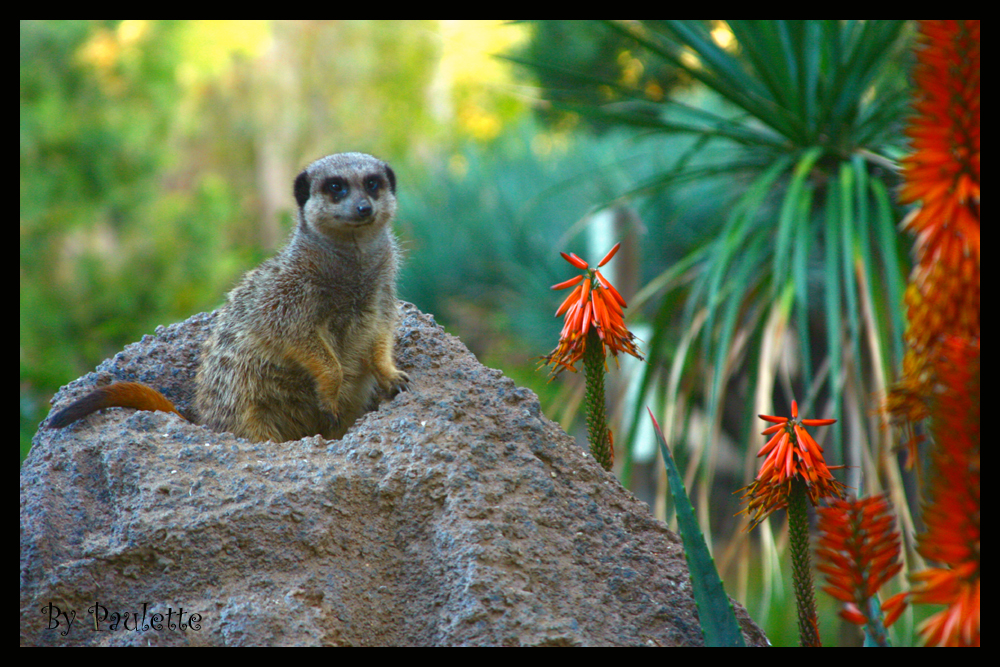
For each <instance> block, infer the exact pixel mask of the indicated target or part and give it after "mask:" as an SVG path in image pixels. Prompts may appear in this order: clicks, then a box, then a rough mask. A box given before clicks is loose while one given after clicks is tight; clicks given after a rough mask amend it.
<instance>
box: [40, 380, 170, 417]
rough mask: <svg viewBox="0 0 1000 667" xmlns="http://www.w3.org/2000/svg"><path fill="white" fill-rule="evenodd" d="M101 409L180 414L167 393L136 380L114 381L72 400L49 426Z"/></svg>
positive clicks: (56, 414) (55, 415)
mask: <svg viewBox="0 0 1000 667" xmlns="http://www.w3.org/2000/svg"><path fill="white" fill-rule="evenodd" d="M104 408H135V409H136V410H158V411H160V412H173V413H174V414H176V415H179V416H181V417H183V416H184V415H182V414H181V413H180V412H178V411H177V408H175V407H174V404H173V403H171V402H170V401H169V400H168V399H167V397H166V396H164V395H163V394H161V393H160V392H158V391H156V390H155V389H153V388H152V387H147V386H146V385H144V384H139V383H138V382H115V383H113V384H109V385H107V386H106V387H101V388H100V389H95V390H94V391H92V392H90V393H89V394H87V395H86V396H84V397H83V398H81V399H79V400H77V401H74V402H73V403H71V404H70V405H68V406H66V407H65V408H63V409H62V410H60V411H59V412H57V413H55V414H54V415H52V417H51V418H50V419H49V423H48V426H49V428H63V427H64V426H69V425H70V424H72V423H73V422H75V421H76V420H78V419H82V418H84V417H86V416H87V415H89V414H91V413H92V412H97V411H98V410H102V409H104Z"/></svg>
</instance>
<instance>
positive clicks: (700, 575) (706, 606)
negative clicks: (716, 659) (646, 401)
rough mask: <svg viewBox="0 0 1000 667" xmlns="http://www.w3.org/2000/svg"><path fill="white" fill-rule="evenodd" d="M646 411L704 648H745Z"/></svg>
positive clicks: (675, 474)
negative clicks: (667, 487)
mask: <svg viewBox="0 0 1000 667" xmlns="http://www.w3.org/2000/svg"><path fill="white" fill-rule="evenodd" d="M646 410H647V412H649V417H650V419H652V420H653V430H654V431H656V439H657V441H658V442H659V443H660V452H661V453H662V454H663V462H664V463H665V464H666V467H667V481H669V482H670V493H671V495H672V496H673V499H674V505H675V506H676V508H677V524H678V526H679V527H680V530H681V539H682V540H683V541H684V556H685V557H686V558H687V563H688V572H689V573H690V575H691V590H692V592H693V593H694V601H695V603H696V604H697V605H698V618H699V620H700V621H701V631H702V633H703V634H704V635H705V645H706V646H745V645H746V644H745V642H744V641H743V633H742V632H740V626H739V624H737V623H736V614H735V612H733V605H732V603H731V602H730V601H729V596H727V595H726V589H725V588H723V586H722V579H720V578H719V572H718V570H716V569H715V561H714V560H713V559H712V555H711V554H710V553H709V552H708V545H707V544H705V537H704V535H702V533H701V528H700V527H699V526H698V520H697V519H696V518H695V516H694V508H693V507H692V506H691V500H690V499H689V498H688V495H687V491H685V490H684V482H683V481H681V475H680V472H679V471H678V470H677V466H676V465H675V464H674V458H673V456H671V454H670V450H669V449H668V448H667V442H666V440H665V439H664V438H663V432H662V431H661V430H660V425H659V424H658V423H657V422H656V417H654V416H653V412H652V411H651V410H649V408H646Z"/></svg>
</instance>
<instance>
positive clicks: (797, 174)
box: [531, 21, 913, 622]
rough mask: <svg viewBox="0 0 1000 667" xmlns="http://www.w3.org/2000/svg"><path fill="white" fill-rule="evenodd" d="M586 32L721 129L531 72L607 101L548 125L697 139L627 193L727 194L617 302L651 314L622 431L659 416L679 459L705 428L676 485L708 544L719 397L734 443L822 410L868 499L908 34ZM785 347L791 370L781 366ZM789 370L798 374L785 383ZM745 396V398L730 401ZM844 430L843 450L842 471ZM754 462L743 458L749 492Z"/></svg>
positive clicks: (895, 280)
mask: <svg viewBox="0 0 1000 667" xmlns="http://www.w3.org/2000/svg"><path fill="white" fill-rule="evenodd" d="M599 25H600V26H602V27H603V29H604V30H607V31H609V32H611V33H616V34H618V35H619V36H620V37H621V38H622V40H623V45H625V46H623V53H624V52H625V50H626V47H627V51H628V54H627V58H632V59H636V60H638V61H639V62H640V63H642V64H644V65H648V66H647V70H649V71H654V70H657V71H658V69H659V68H661V67H662V65H664V64H668V65H670V66H671V71H679V72H680V73H681V75H682V77H687V78H688V80H689V81H692V82H698V84H700V86H703V87H704V89H707V90H708V91H711V93H712V94H714V95H715V96H717V97H718V98H720V99H721V100H722V103H721V104H718V105H716V108H719V109H720V110H719V111H712V110H708V107H707V106H705V105H701V104H695V103H692V102H684V101H681V100H690V99H693V98H692V97H691V96H687V97H685V96H684V95H682V94H674V93H671V94H669V95H663V90H664V89H663V88H661V87H657V86H655V85H652V84H651V83H650V82H649V81H648V80H645V81H643V83H642V85H641V86H639V85H635V84H634V82H633V81H632V80H630V79H629V77H625V76H623V77H621V78H620V79H619V80H610V79H608V78H607V77H603V78H599V77H596V76H593V75H591V74H588V73H586V72H567V71H565V68H564V66H557V65H554V64H553V63H545V62H534V63H531V66H533V67H535V68H537V69H539V70H544V71H546V72H548V73H550V74H551V73H553V72H558V74H559V76H561V77H563V78H564V79H566V80H570V79H572V81H573V82H574V84H575V85H574V87H573V89H574V91H579V89H580V87H581V86H584V85H588V84H589V85H592V86H593V87H594V88H595V90H598V91H600V92H601V93H602V95H600V96H599V95H594V96H590V97H586V98H584V99H585V101H583V102H579V101H573V100H579V99H581V96H580V95H575V96H574V97H573V98H567V97H564V96H562V95H561V94H560V91H559V90H556V89H549V90H547V91H546V93H545V94H546V96H547V97H548V98H549V100H550V101H551V102H552V104H553V106H555V107H556V108H560V109H563V110H566V111H570V112H575V113H578V114H580V115H582V116H585V117H588V118H593V119H596V120H598V121H599V122H600V124H601V125H602V126H604V127H607V126H615V125H617V126H622V127H631V128H636V129H640V130H644V131H646V132H656V133H669V134H674V135H688V136H690V137H692V139H693V141H692V142H691V144H690V147H689V148H688V149H687V150H686V151H685V152H684V153H683V154H681V155H678V156H676V159H675V160H674V162H673V167H672V168H670V169H669V170H668V171H665V172H664V173H662V174H659V175H658V176H656V177H654V178H652V179H649V180H648V181H646V182H644V183H642V184H641V185H640V187H639V188H637V189H636V191H635V192H637V193H638V192H642V191H651V190H657V189H665V188H670V187H673V186H677V185H680V184H693V183H697V182H700V181H707V180H715V181H717V180H718V179H720V178H724V179H726V183H727V189H728V191H729V192H730V193H731V197H730V198H729V199H728V200H726V201H723V202H720V207H719V214H718V226H717V228H716V229H714V230H712V233H711V234H710V237H709V240H708V241H707V242H705V243H704V244H702V245H701V246H699V247H697V248H696V249H695V250H694V251H693V252H691V254H690V255H689V256H687V257H686V258H685V259H684V260H682V261H680V262H678V263H676V264H675V265H674V266H672V267H670V268H669V269H667V270H666V271H664V272H663V273H662V274H661V275H659V276H657V277H656V278H654V279H653V280H651V281H650V282H649V283H648V284H647V285H646V287H645V288H644V289H643V290H642V291H640V293H639V294H638V295H637V296H636V298H635V299H633V300H632V304H633V306H634V307H635V310H636V311H639V310H640V309H641V308H642V306H643V305H644V304H645V305H647V308H646V309H645V312H646V314H647V315H648V316H650V319H651V321H652V323H653V326H654V328H653V333H652V335H651V337H650V340H648V341H647V342H646V345H645V348H646V350H647V352H648V362H649V363H647V364H646V365H645V366H644V370H643V373H644V375H643V377H642V387H643V395H642V397H641V398H640V399H639V400H637V401H636V404H635V411H636V415H635V417H634V418H633V419H632V424H633V431H634V430H635V426H634V425H635V424H638V412H639V410H641V406H644V405H646V404H659V405H662V406H663V408H662V411H661V415H662V417H663V426H664V433H665V434H666V437H667V438H668V439H671V440H673V441H676V442H683V441H685V430H686V429H685V424H686V422H687V417H688V416H689V414H690V410H691V407H690V406H692V405H693V404H698V405H700V407H701V409H702V410H703V411H704V413H705V416H706V417H707V424H708V425H709V428H707V429H706V430H705V436H704V439H703V446H702V447H701V448H700V449H699V450H698V453H696V455H695V456H693V457H692V460H691V463H692V465H691V467H690V468H689V470H688V475H687V484H688V488H691V487H692V482H693V481H694V478H695V476H696V475H697V476H698V478H699V480H698V481H699V484H697V485H696V486H695V489H696V492H695V495H694V496H693V497H694V498H695V500H696V503H695V504H696V506H697V507H698V508H699V512H700V521H701V523H702V526H703V528H704V529H705V532H706V535H708V537H709V541H710V542H711V530H710V525H709V524H710V522H709V516H708V507H709V506H710V503H709V502H708V493H709V489H710V488H711V485H712V480H713V476H714V467H713V465H712V464H711V461H712V452H713V447H712V445H713V444H714V443H716V442H717V441H718V435H719V433H720V430H721V428H722V416H723V410H722V407H723V402H722V397H723V396H724V395H726V396H728V398H729V399H730V405H731V404H732V403H733V401H732V399H733V398H742V399H743V400H742V403H743V405H744V406H745V408H744V413H743V414H742V415H737V416H736V417H737V419H736V423H739V424H741V425H742V426H743V427H744V428H745V431H744V433H742V434H741V436H742V437H743V438H744V442H746V443H751V442H753V440H752V438H753V436H752V425H753V416H754V415H755V414H761V413H764V414H773V406H774V404H775V403H776V402H780V403H786V404H787V402H789V401H791V399H792V398H793V397H795V396H802V397H804V400H803V401H802V410H803V412H807V411H809V412H811V411H813V410H814V407H813V406H814V404H815V403H817V402H821V403H822V404H823V405H821V406H817V407H816V408H815V409H816V410H818V411H821V412H823V413H824V414H828V415H830V416H831V417H832V418H833V419H836V420H837V421H836V423H835V424H834V425H833V427H832V428H831V429H829V431H830V434H829V435H830V436H832V437H831V438H830V441H829V442H828V443H826V446H827V450H828V452H829V457H830V459H831V460H832V461H833V462H836V463H844V464H847V465H848V466H852V467H853V468H852V469H851V472H850V474H849V476H848V478H847V485H848V486H849V487H853V488H855V491H854V492H855V493H858V494H864V493H866V492H869V491H878V490H879V489H876V488H870V489H869V488H859V487H864V486H865V483H864V482H863V480H875V479H877V478H878V475H879V472H880V471H879V470H878V469H877V466H878V465H879V463H878V462H879V461H880V460H884V459H880V457H879V456H878V453H879V452H884V451H885V449H886V448H887V447H888V446H889V445H891V444H893V443H891V442H889V440H890V439H891V438H892V437H894V435H893V433H892V431H890V430H887V429H884V428H882V427H881V425H880V424H879V419H878V416H877V414H876V412H877V407H878V403H877V401H878V397H879V396H881V395H884V394H885V391H886V387H887V385H888V383H889V382H891V380H892V378H893V375H894V372H895V369H896V368H898V367H899V363H900V361H901V359H902V351H903V339H902V336H903V331H904V323H903V311H902V309H901V307H900V305H901V304H902V301H903V292H904V284H905V283H904V278H905V273H906V267H905V266H903V264H902V260H901V258H902V257H905V249H904V248H902V247H901V244H902V243H905V240H901V238H900V236H899V235H898V233H897V230H896V227H897V224H898V222H899V220H900V218H901V215H900V213H899V211H898V210H897V209H896V208H894V206H893V204H892V203H891V202H892V199H891V196H890V192H891V190H892V189H893V188H894V187H895V186H896V185H897V184H898V177H897V174H896V171H897V168H896V162H895V160H896V158H898V157H899V155H900V154H901V152H902V148H903V146H904V139H903V136H902V134H901V132H900V129H901V126H902V122H903V120H904V118H905V114H906V104H907V92H908V86H907V83H906V80H905V76H904V75H903V72H904V65H905V57H906V56H905V54H906V47H907V45H908V44H909V36H910V34H911V32H912V30H911V28H910V27H909V26H908V24H907V23H905V22H903V21H727V22H721V21H718V22H701V21H655V22H654V21H644V22H633V21H629V22H617V21H609V22H602V23H600V24H599ZM633 69H635V68H633ZM599 71H607V70H599ZM675 90H676V89H675ZM593 99H605V100H607V102H604V103H597V102H593V101H592V100H593ZM646 223H647V224H648V225H655V224H657V222H656V221H655V220H646ZM647 257H648V255H647ZM678 295H679V296H680V297H681V298H682V303H683V307H682V308H681V309H679V310H678V307H677V304H678V298H677V297H678ZM655 304H660V305H659V306H658V307H657V306H656V305H655ZM789 346H791V347H794V348H795V351H794V354H791V355H783V352H784V351H785V350H786V348H788V347H789ZM788 357H792V358H796V359H798V360H800V361H801V363H800V364H799V365H798V366H797V367H792V364H789V363H783V362H782V359H783V358H788ZM744 376H745V377H749V379H750V381H751V382H750V384H749V385H747V387H749V388H746V387H744V388H741V387H738V386H736V383H731V380H734V379H735V378H737V377H744ZM776 385H779V386H780V389H779V390H777V391H776ZM657 386H659V387H665V388H666V390H665V391H662V392H657V391H656V390H655V389H654V388H655V387H657ZM738 391H743V392H744V394H743V395H742V396H740V394H739V393H738ZM657 394H659V395H658V396H657ZM873 397H874V398H873ZM845 428H848V429H850V432H851V435H852V437H851V438H850V443H851V449H849V450H847V451H844V449H843V447H842V443H843V442H845V438H844V437H843V433H844V431H843V429H845ZM632 437H633V434H632V433H630V434H629V437H628V440H627V442H626V443H625V446H624V448H625V450H626V456H627V455H628V454H627V452H628V451H629V449H630V443H631V441H632ZM754 451H755V448H750V447H748V448H747V449H746V458H745V461H746V468H745V480H744V481H745V482H747V483H749V482H750V481H751V480H752V478H753V476H754V473H755V470H754V466H753V463H754V456H753V452H754ZM890 477H892V476H890ZM896 479H898V477H896ZM898 490H899V489H898V488H897V491H898ZM898 497H901V496H898ZM906 509H907V508H906V507H905V506H900V507H898V510H899V512H900V515H901V516H900V518H901V521H902V524H903V528H904V529H905V530H912V528H913V525H912V521H911V519H910V516H909V514H908V512H907V511H906ZM763 534H764V537H765V539H764V540H763V541H764V543H765V544H764V546H765V548H771V549H773V541H772V540H770V539H768V538H769V536H770V532H769V531H768V530H767V529H765V530H764V532H763ZM732 553H735V552H732ZM744 555H745V552H744ZM774 560H776V559H774ZM721 565H722V566H723V568H725V559H724V558H723V560H722V562H721ZM774 575H775V576H779V574H778V573H777V572H775V573H774ZM759 603H760V606H759V610H760V614H761V616H759V617H758V620H760V621H762V622H763V621H765V620H766V618H765V617H766V614H767V610H769V608H770V607H771V600H770V599H769V598H768V596H767V595H766V594H765V595H764V596H763V597H762V599H760V600H759Z"/></svg>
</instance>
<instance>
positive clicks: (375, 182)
mask: <svg viewBox="0 0 1000 667" xmlns="http://www.w3.org/2000/svg"><path fill="white" fill-rule="evenodd" d="M381 186H382V179H380V178H379V177H378V176H369V177H368V178H366V179H365V190H367V191H368V194H370V195H376V194H378V191H379V188H380V187H381Z"/></svg>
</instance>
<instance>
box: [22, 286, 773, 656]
mask: <svg viewBox="0 0 1000 667" xmlns="http://www.w3.org/2000/svg"><path fill="white" fill-rule="evenodd" d="M401 308H402V315H403V317H402V322H401V326H400V329H399V339H398V344H397V356H398V362H399V365H400V368H402V369H403V370H405V371H407V372H408V373H409V374H410V377H411V380H412V381H411V384H410V390H409V391H408V392H404V393H402V394H400V395H399V396H397V397H396V398H395V399H393V400H392V401H390V402H383V404H382V405H381V407H380V409H379V410H378V411H376V412H372V413H369V414H367V415H365V416H364V417H362V418H361V419H360V420H358V422H357V423H356V424H355V425H354V427H353V428H352V429H351V430H350V431H349V432H348V433H347V435H346V436H345V437H344V438H343V439H342V440H339V441H325V440H323V439H322V438H320V437H312V438H305V439H303V440H299V441H296V442H285V443H280V444H275V443H249V442H247V441H245V440H239V439H236V438H234V437H232V436H231V435H229V434H226V433H216V432H213V431H211V430H209V429H208V428H206V427H203V426H198V425H195V424H192V423H188V422H185V421H184V420H182V419H180V418H178V417H177V416H176V415H172V414H167V413H154V412H137V411H134V410H126V409H112V410H105V411H103V412H101V413H97V414H94V415H91V416H90V417H88V418H86V419H84V420H81V421H79V422H77V423H76V424H73V425H71V426H69V427H67V428H65V429H62V430H51V429H47V428H42V429H40V431H39V432H38V434H37V435H36V437H35V441H34V448H33V450H32V451H31V454H30V455H29V457H28V460H27V461H26V462H25V464H24V466H23V468H22V469H21V488H20V501H21V506H20V542H21V546H20V643H21V644H22V645H35V644H44V645H67V644H85V645H86V644H90V645H244V646H245V645H388V644H392V645H650V646H676V645H699V644H701V643H702V638H701V633H700V630H699V628H698V621H697V616H696V609H695V604H694V601H693V599H692V597H691V586H690V582H689V580H688V572H687V567H686V565H685V562H684V558H683V554H682V552H681V545H680V540H679V538H678V537H677V536H676V535H674V534H673V533H671V532H670V531H669V530H667V528H666V527H665V526H664V525H663V524H662V523H660V522H658V521H656V520H655V519H654V518H653V517H652V516H651V515H650V513H649V511H648V510H647V508H646V507H645V506H644V505H643V504H642V503H640V502H639V501H637V500H636V499H635V498H634V497H633V496H632V495H631V494H630V493H629V492H628V491H626V490H625V489H623V488H622V486H621V485H620V484H619V483H618V481H617V480H616V479H615V478H614V477H613V476H612V475H610V474H608V473H606V472H605V471H604V470H602V469H601V468H600V467H599V466H598V465H597V464H596V463H595V462H594V460H593V459H592V458H591V457H590V456H589V455H587V454H586V453H585V452H584V451H583V450H581V449H580V448H579V447H578V446H577V445H576V444H575V443H574V442H573V440H572V439H571V438H570V437H569V436H567V435H566V434H565V433H564V432H563V431H562V430H561V429H560V428H559V427H558V426H557V425H555V424H553V423H552V422H550V421H549V420H548V419H546V418H545V416H544V415H542V414H541V412H540V411H539V406H538V399H537V398H536V397H535V395H534V394H533V393H532V392H530V391H528V390H526V389H522V388H519V387H517V386H515V385H514V383H513V382H512V381H511V380H510V379H508V378H506V377H504V376H503V375H502V374H501V373H500V372H499V371H496V370H492V369H489V368H485V367H484V366H482V365H480V364H479V362H478V361H477V360H476V359H475V357H474V356H473V355H472V354H471V353H470V352H469V351H468V350H467V349H466V348H465V346H464V345H462V344H461V342H460V341H459V340H458V339H456V338H454V337H452V336H449V335H448V334H446V333H444V331H443V330H442V329H441V328H440V327H439V326H437V325H436V324H435V323H434V321H433V319H432V318H431V317H429V316H427V315H424V314H422V313H420V312H419V311H418V310H417V309H416V308H415V307H414V306H412V305H410V304H402V306H401ZM212 317H213V315H211V314H201V315H196V316H194V317H192V318H190V319H189V320H187V321H185V322H182V323H180V324H176V325H173V326H170V327H165V328H162V327H161V328H159V329H157V332H156V335H154V336H146V337H144V338H143V339H142V341H141V342H139V343H136V344H134V345H129V346H128V347H127V348H125V350H124V351H123V352H121V353H119V354H118V355H116V356H115V357H114V358H113V359H110V360H108V361H106V362H104V363H103V364H101V366H100V367H99V368H98V370H97V372H95V373H91V374H89V375H87V376H85V377H83V378H81V379H79V380H77V381H75V382H73V383H71V384H70V385H68V386H67V387H65V388H64V389H63V390H62V391H61V392H60V393H59V395H58V396H57V397H56V399H55V402H56V403H57V404H58V405H60V406H62V405H65V404H66V402H68V401H69V400H70V399H72V398H76V397H77V396H79V395H81V394H83V393H84V392H86V391H89V390H90V389H91V388H93V387H94V386H96V385H97V384H98V383H105V382H108V381H110V380H112V379H128V380H139V381H142V382H145V383H148V384H150V385H152V386H155V387H157V388H160V389H161V390H162V391H163V392H164V393H165V394H166V395H167V396H168V397H170V398H171V399H172V400H174V401H175V402H176V403H177V404H178V407H179V408H180V409H181V410H182V411H184V412H186V413H187V414H191V412H190V405H191V398H192V383H193V379H194V373H195V369H196V364H197V358H198V350H199V346H200V344H201V342H202V341H203V340H204V338H205V336H206V333H207V330H208V327H209V326H210V324H211V321H212ZM92 608H93V609H96V611H97V613H96V616H97V618H96V619H95V614H94V613H93V612H92V611H91V609H92ZM181 609H183V612H184V616H182V617H180V620H181V621H183V622H184V624H185V626H184V628H182V627H178V626H177V621H178V617H177V614H178V613H179V612H180V610H181ZM58 612H61V613H63V614H64V615H62V616H57V617H55V618H54V619H53V618H52V615H53V614H55V613H58ZM168 612H169V613H170V616H169V617H168V616H167V615H168ZM74 613H75V616H73V615H72V614H74ZM116 613H117V614H119V615H121V616H120V617H119V619H118V620H119V623H118V624H117V625H113V622H114V621H115V616H114V614H116ZM157 613H159V614H162V615H163V618H162V619H158V618H156V617H155V616H154V614H157ZM126 614H128V616H125V615H126ZM132 614H135V615H137V616H138V625H139V628H138V629H136V627H135V626H136V622H135V619H134V618H133V617H132V616H131V615H132ZM192 614H198V615H199V616H200V618H198V617H193V616H191V615H192ZM737 616H738V618H739V619H740V623H741V625H742V627H743V629H744V632H745V634H746V638H747V640H748V643H751V644H757V645H761V644H764V643H766V639H765V637H764V635H763V633H762V632H761V631H760V629H759V628H757V626H756V625H754V624H753V622H752V621H751V620H750V619H749V617H748V616H747V614H746V612H745V611H744V610H743V608H742V607H739V606H737ZM69 618H72V619H73V624H72V625H69V622H68V619H69ZM192 620H194V621H195V625H196V626H197V627H193V626H192V627H188V626H187V625H186V624H187V623H188V622H190V621H192ZM95 621H96V626H97V630H95ZM170 621H172V624H171V623H170ZM171 625H172V626H173V627H171ZM185 628H186V629H185Z"/></svg>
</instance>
